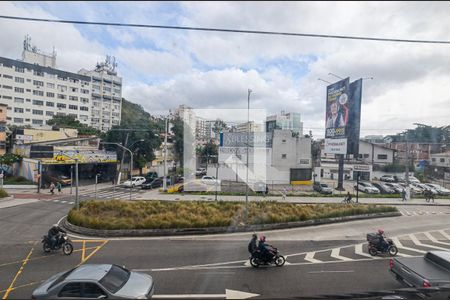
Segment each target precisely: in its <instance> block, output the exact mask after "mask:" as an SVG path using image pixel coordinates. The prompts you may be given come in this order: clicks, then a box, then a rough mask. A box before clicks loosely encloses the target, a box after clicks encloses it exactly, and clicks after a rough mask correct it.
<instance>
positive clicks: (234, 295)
mask: <svg viewBox="0 0 450 300" xmlns="http://www.w3.org/2000/svg"><path fill="white" fill-rule="evenodd" d="M258 296H259V294H252V293H246V292H241V291H234V290H225V294H178V295H153V296H152V298H153V299H199V298H206V299H211V298H223V299H249V298H253V297H258Z"/></svg>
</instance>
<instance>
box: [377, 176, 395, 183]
mask: <svg viewBox="0 0 450 300" xmlns="http://www.w3.org/2000/svg"><path fill="white" fill-rule="evenodd" d="M380 181H384V182H395V178H394V176H392V175H383V176H381V177H380Z"/></svg>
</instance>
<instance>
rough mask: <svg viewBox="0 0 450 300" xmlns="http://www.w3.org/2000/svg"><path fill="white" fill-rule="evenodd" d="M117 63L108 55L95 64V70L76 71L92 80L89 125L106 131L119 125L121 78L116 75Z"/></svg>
mask: <svg viewBox="0 0 450 300" xmlns="http://www.w3.org/2000/svg"><path fill="white" fill-rule="evenodd" d="M116 66H117V64H116V63H115V59H114V58H111V57H110V56H107V57H106V61H105V62H102V63H100V64H97V66H96V68H95V70H93V71H87V70H85V69H82V70H80V71H79V72H78V73H79V74H81V75H84V76H89V77H90V78H91V82H92V106H91V126H92V127H94V128H96V129H99V130H101V131H108V130H109V129H111V127H113V126H115V125H120V119H121V111H122V78H121V77H119V76H117V72H116V70H115V68H116Z"/></svg>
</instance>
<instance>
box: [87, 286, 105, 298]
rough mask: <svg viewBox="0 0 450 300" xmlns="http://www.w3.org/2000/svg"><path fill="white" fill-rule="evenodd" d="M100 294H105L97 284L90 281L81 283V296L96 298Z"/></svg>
mask: <svg viewBox="0 0 450 300" xmlns="http://www.w3.org/2000/svg"><path fill="white" fill-rule="evenodd" d="M101 296H106V293H105V292H104V291H103V290H102V289H101V288H100V287H99V286H98V285H96V284H95V283H91V282H86V283H84V284H83V295H82V297H83V298H91V299H96V298H99V297H101Z"/></svg>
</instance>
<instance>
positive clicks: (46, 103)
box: [45, 101, 55, 107]
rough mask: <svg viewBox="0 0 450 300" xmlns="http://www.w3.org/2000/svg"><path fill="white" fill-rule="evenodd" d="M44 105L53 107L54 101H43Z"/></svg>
mask: <svg viewBox="0 0 450 300" xmlns="http://www.w3.org/2000/svg"><path fill="white" fill-rule="evenodd" d="M45 105H46V106H49V107H55V103H54V102H48V101H47V102H45Z"/></svg>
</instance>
